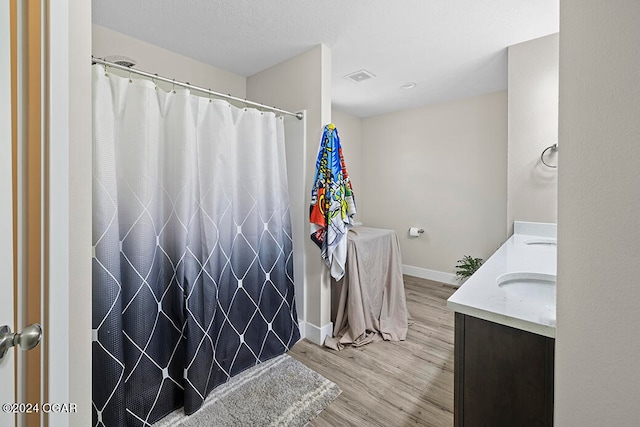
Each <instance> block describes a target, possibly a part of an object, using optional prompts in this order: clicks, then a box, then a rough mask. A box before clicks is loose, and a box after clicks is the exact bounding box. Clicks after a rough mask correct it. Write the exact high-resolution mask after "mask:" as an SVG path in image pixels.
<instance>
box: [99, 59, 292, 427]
mask: <svg viewBox="0 0 640 427" xmlns="http://www.w3.org/2000/svg"><path fill="white" fill-rule="evenodd" d="M93 127H94V130H93V144H94V145H93V149H94V157H93V158H94V164H93V170H94V176H93V212H94V214H93V249H94V256H93V325H92V328H93V421H94V422H93V425H94V426H103V425H104V426H107V427H110V426H146V425H150V424H152V423H153V422H155V421H157V420H159V419H160V418H162V417H163V416H165V415H167V414H168V413H170V412H172V411H174V410H175V409H177V408H179V407H181V406H183V405H184V410H185V412H186V413H187V414H190V413H193V412H195V411H196V410H197V409H198V408H199V407H200V406H201V404H202V402H203V401H204V399H205V398H206V396H207V394H208V393H209V392H210V391H211V390H212V389H213V388H214V387H216V386H218V385H220V384H222V383H224V382H226V381H227V380H228V379H229V378H230V377H231V376H233V375H235V374H237V373H239V372H241V371H243V370H245V369H247V368H249V367H251V366H254V365H255V364H257V363H260V362H262V361H265V360H267V359H270V358H272V357H275V356H277V355H279V354H282V353H284V352H286V351H287V350H288V349H289V348H290V347H291V346H292V345H293V344H294V343H295V342H296V341H297V340H298V339H299V337H300V334H299V331H298V326H297V315H296V309H295V306H294V293H293V292H294V286H293V256H292V236H291V225H290V217H289V197H288V190H287V180H286V164H285V151H284V150H285V148H284V128H283V120H282V118H281V117H276V116H275V115H274V114H273V113H262V112H259V111H257V110H253V109H239V108H236V107H234V106H231V105H229V104H228V103H227V102H226V101H221V100H211V99H209V98H206V97H198V96H195V95H192V94H190V93H189V91H188V90H179V91H170V92H165V91H163V90H161V89H159V88H156V86H155V85H154V83H153V82H150V81H147V80H138V79H134V80H131V79H128V78H122V77H119V76H116V75H113V74H111V73H109V71H108V70H105V68H104V67H102V66H99V65H94V66H93Z"/></svg>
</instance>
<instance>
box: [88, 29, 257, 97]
mask: <svg viewBox="0 0 640 427" xmlns="http://www.w3.org/2000/svg"><path fill="white" fill-rule="evenodd" d="M92 29H93V33H92V54H93V56H95V57H97V58H104V57H105V56H111V55H122V56H127V57H129V58H132V59H134V60H135V61H136V65H135V67H136V68H137V69H139V70H142V71H147V72H150V73H157V74H158V75H160V76H163V77H167V78H171V79H176V80H179V81H183V82H189V83H191V84H194V85H196V86H201V87H205V88H208V89H211V90H214V91H216V92H222V93H227V94H231V95H233V96H237V97H239V98H244V97H245V96H246V79H245V78H244V77H243V76H239V75H237V74H234V73H231V72H229V71H226V70H222V69H220V68H216V67H214V66H211V65H208V64H205V63H204V62H200V61H196V60H195V59H191V58H189V57H186V56H184V55H180V54H177V53H175V52H172V51H170V50H167V49H163V48H161V47H158V46H155V45H152V44H150V43H146V42H143V41H141V40H138V39H136V38H133V37H130V36H127V35H126V34H122V33H119V32H117V31H113V30H110V29H108V28H105V27H101V26H100V25H93V26H92ZM160 86H162V87H164V88H165V89H169V86H170V85H167V84H164V83H160Z"/></svg>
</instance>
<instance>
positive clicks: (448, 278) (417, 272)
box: [402, 264, 461, 287]
mask: <svg viewBox="0 0 640 427" xmlns="http://www.w3.org/2000/svg"><path fill="white" fill-rule="evenodd" d="M402 274H406V275H407V276H413V277H419V278H421V279H427V280H433V281H436V282H442V283H447V284H449V285H453V286H457V287H459V286H460V284H461V282H460V281H459V280H457V279H456V275H455V274H452V273H445V272H444V271H437V270H429V269H428V268H422V267H414V266H412V265H404V264H403V265H402Z"/></svg>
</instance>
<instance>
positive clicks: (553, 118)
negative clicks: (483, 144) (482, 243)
mask: <svg viewBox="0 0 640 427" xmlns="http://www.w3.org/2000/svg"><path fill="white" fill-rule="evenodd" d="M508 68H509V77H508V88H509V89H508V99H509V101H508V118H509V132H508V134H509V136H508V141H509V145H508V178H507V183H508V187H507V188H508V190H507V233H508V235H511V234H513V221H515V220H517V221H534V222H553V223H555V222H557V197H558V194H557V170H556V169H550V168H548V167H546V166H545V165H543V164H542V163H541V162H540V154H541V153H542V151H543V150H544V149H545V148H546V147H548V146H550V145H552V144H555V143H556V142H558V34H552V35H549V36H546V37H541V38H538V39H534V40H530V41H527V42H524V43H520V44H517V45H513V46H510V47H509V66H508ZM545 161H547V163H550V164H557V161H558V157H557V153H553V152H548V155H545Z"/></svg>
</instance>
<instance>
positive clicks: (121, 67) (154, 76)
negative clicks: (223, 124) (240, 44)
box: [91, 56, 304, 120]
mask: <svg viewBox="0 0 640 427" xmlns="http://www.w3.org/2000/svg"><path fill="white" fill-rule="evenodd" d="M91 62H92V63H93V64H102V65H104V66H105V67H112V68H116V69H118V70H123V71H128V72H130V73H133V74H138V75H140V76H144V77H149V78H150V79H153V80H159V81H161V82H166V83H171V84H173V85H176V86H181V87H184V88H187V89H192V90H196V91H198V92H204V93H206V94H209V95H213V96H216V97H218V98H224V99H227V100H232V101H237V102H240V103H242V104H245V105H251V106H252V107H257V108H258V109H263V110H270V111H273V112H276V113H282V114H288V115H290V116H294V117H296V118H297V119H298V120H302V118H303V117H304V115H303V114H302V113H292V112H291V111H287V110H282V109H280V108H276V107H270V106H268V105H264V104H260V103H258V102H253V101H247V100H246V99H242V98H238V97H235V96H232V95H228V94H224V93H220V92H215V91H213V90H211V89H205V88H203V87H200V86H196V85H192V84H190V83H184V82H180V81H177V80H175V79H168V78H166V77H160V76H158V75H157V74H152V73H148V72H146V71H141V70H136V69H135V68H129V67H126V66H124V65H120V64H116V63H115V62H110V61H105V60H104V59H100V58H96V57H95V56H92V57H91Z"/></svg>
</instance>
